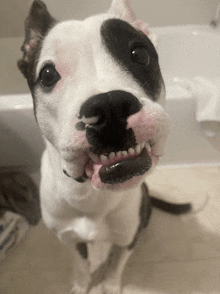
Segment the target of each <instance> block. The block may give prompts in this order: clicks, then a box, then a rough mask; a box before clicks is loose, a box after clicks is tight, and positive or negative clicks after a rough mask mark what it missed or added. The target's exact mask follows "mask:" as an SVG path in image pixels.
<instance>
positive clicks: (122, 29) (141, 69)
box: [101, 19, 163, 101]
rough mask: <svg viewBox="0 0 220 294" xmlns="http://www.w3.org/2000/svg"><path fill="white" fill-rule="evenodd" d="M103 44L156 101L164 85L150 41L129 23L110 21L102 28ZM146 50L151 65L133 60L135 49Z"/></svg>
mask: <svg viewBox="0 0 220 294" xmlns="http://www.w3.org/2000/svg"><path fill="white" fill-rule="evenodd" d="M101 36H102V42H103V44H104V45H105V47H106V48H107V50H108V52H109V53H110V54H111V55H112V57H113V58H114V59H115V60H116V61H117V62H118V63H119V65H120V66H121V67H122V68H123V69H125V70H126V71H128V72H129V73H131V75H132V76H133V78H134V79H135V80H136V81H137V82H138V83H139V84H140V85H141V86H142V87H143V89H144V90H145V92H146V93H147V95H149V96H150V97H151V99H152V100H154V101H156V100H157V98H158V96H159V94H160V91H161V84H162V83H163V80H162V76H161V72H160V68H159V64H158V55H157V52H156V50H155V48H154V46H153V44H152V43H151V41H150V39H149V38H148V37H147V36H146V35H144V33H142V32H141V31H139V30H136V29H135V28H133V27H132V26H131V25H129V24H128V23H127V22H125V21H123V20H120V19H109V20H107V21H105V22H104V23H103V25H102V27H101ZM137 47H138V48H145V49H146V50H147V52H148V55H149V59H150V62H149V64H140V63H138V62H135V61H134V59H133V58H132V51H133V49H134V48H137Z"/></svg>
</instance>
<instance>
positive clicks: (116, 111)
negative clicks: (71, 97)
mask: <svg viewBox="0 0 220 294" xmlns="http://www.w3.org/2000/svg"><path fill="white" fill-rule="evenodd" d="M141 108H142V104H141V103H140V102H139V100H138V99H137V98H136V97H135V96H134V95H132V94H131V93H128V92H125V91H119V90H118V91H111V92H107V93H102V94H98V95H95V96H92V97H90V98H89V99H88V100H87V101H86V102H85V103H84V104H83V105H82V107H81V109H80V113H79V119H80V120H81V122H82V123H84V125H85V127H86V137H87V140H88V142H89V143H90V144H91V145H92V146H97V145H98V146H99V149H100V150H101V151H102V152H103V150H104V151H106V152H107V151H109V150H111V151H112V150H113V149H114V151H117V150H123V149H122V148H124V147H126V146H127V145H132V144H134V143H135V139H134V136H133V133H132V130H127V129H126V127H127V118H128V117H129V116H130V115H132V114H135V113H137V112H138V111H139V110H140V109H141Z"/></svg>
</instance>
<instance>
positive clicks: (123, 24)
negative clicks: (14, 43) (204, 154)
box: [18, 0, 169, 189]
mask: <svg viewBox="0 0 220 294" xmlns="http://www.w3.org/2000/svg"><path fill="white" fill-rule="evenodd" d="M22 51H23V58H22V59H21V60H19V62H18V66H19V68H20V70H21V71H22V72H23V74H24V75H25V77H26V78H27V81H28V84H29V87H30V90H31V92H32V96H33V100H34V109H35V116H36V119H37V122H38V124H39V126H40V129H41V131H42V132H43V134H44V136H45V139H46V141H47V142H48V144H52V145H53V146H54V147H55V149H56V150H57V152H58V153H59V155H60V159H61V161H60V162H61V166H60V169H63V170H64V172H65V173H66V175H67V176H70V177H72V178H73V179H75V180H77V181H80V182H83V181H85V180H91V182H92V184H93V186H94V187H96V188H100V189H103V188H108V189H125V188H128V187H130V186H131V185H135V184H137V183H139V182H141V181H143V177H144V176H145V175H146V173H148V172H149V171H150V170H151V169H152V168H153V167H154V166H155V165H156V164H157V161H158V158H159V157H160V156H161V155H163V152H164V147H165V143H166V140H167V137H168V134H169V118H168V116H167V114H166V113H165V112H164V110H163V108H162V106H161V105H162V104H163V102H164V99H165V90H164V83H163V79H162V76H161V72H160V68H159V64H158V56H157V52H156V50H155V48H154V45H153V43H152V41H151V40H150V36H149V35H148V32H147V30H146V25H145V24H144V23H143V22H140V21H138V20H136V19H135V17H134V15H133V13H132V11H131V9H130V6H129V3H128V2H127V1H126V0H114V1H113V2H112V5H111V8H110V10H109V11H108V13H106V14H101V15H96V16H93V17H90V18H87V19H85V20H84V21H76V20H70V21H65V22H60V23H59V22H56V21H55V19H54V18H53V17H51V15H50V14H49V12H48V10H47V8H46V6H45V4H44V3H42V2H41V1H40V0H37V1H34V3H33V5H32V7H31V10H30V14H29V16H28V18H27V20H26V38H25V41H24V44H23V46H22Z"/></svg>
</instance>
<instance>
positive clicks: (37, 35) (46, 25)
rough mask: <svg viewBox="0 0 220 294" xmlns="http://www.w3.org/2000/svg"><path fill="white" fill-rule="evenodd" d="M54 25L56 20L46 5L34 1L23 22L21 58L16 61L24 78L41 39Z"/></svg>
mask: <svg viewBox="0 0 220 294" xmlns="http://www.w3.org/2000/svg"><path fill="white" fill-rule="evenodd" d="M55 23H56V20H55V19H54V18H53V17H52V16H51V15H50V13H49V12H48V10H47V7H46V5H45V4H44V3H43V2H42V1H41V0H35V1H34V2H33V4H32V6H31V8H30V12H29V15H28V17H27V18H26V20H25V40H24V43H23V46H22V47H21V51H22V52H23V57H22V59H20V60H19V61H18V67H19V69H20V71H21V72H22V73H23V74H24V76H25V77H26V78H27V76H28V66H29V64H30V63H32V62H33V60H35V58H36V53H37V51H38V49H39V48H40V45H41V42H42V39H43V37H45V35H46V34H47V32H48V31H49V29H50V28H51V27H53V25H55Z"/></svg>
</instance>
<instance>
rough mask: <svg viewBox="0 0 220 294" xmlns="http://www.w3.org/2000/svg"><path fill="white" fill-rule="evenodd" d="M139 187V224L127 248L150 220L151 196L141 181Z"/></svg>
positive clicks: (134, 242) (131, 247)
mask: <svg viewBox="0 0 220 294" xmlns="http://www.w3.org/2000/svg"><path fill="white" fill-rule="evenodd" d="M141 188H142V201H141V206H140V224H139V227H138V230H137V233H136V235H135V237H134V239H133V241H132V242H131V244H130V245H129V246H128V249H129V250H131V249H133V248H134V246H135V244H136V242H137V239H138V235H139V234H140V232H141V231H142V230H143V229H144V228H146V227H147V225H148V223H149V220H150V216H151V212H152V205H151V197H150V196H149V193H148V188H147V185H146V184H145V183H143V184H142V187H141Z"/></svg>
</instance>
